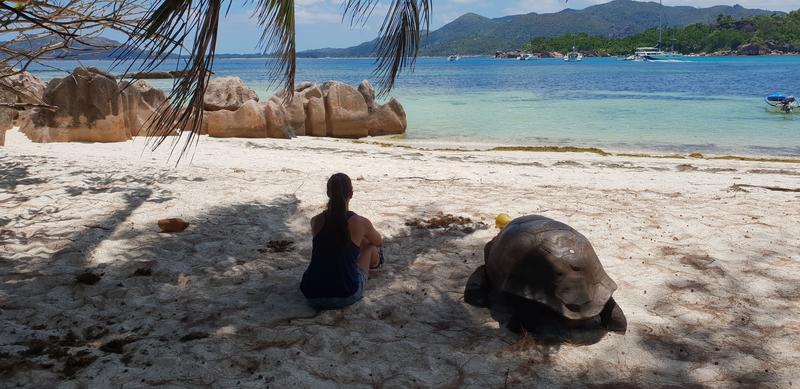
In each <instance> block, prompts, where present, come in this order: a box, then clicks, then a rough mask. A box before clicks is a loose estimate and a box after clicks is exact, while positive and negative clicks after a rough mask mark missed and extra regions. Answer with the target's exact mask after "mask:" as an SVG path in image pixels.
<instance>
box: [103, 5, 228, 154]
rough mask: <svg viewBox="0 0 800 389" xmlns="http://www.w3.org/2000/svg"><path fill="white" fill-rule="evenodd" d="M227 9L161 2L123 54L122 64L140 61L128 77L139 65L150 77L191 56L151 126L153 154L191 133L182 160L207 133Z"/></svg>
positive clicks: (185, 60) (185, 61) (150, 123)
mask: <svg viewBox="0 0 800 389" xmlns="http://www.w3.org/2000/svg"><path fill="white" fill-rule="evenodd" d="M221 8H222V0H199V1H197V0H195V1H191V0H165V1H163V2H161V3H158V2H156V3H154V4H153V6H152V8H151V9H150V10H149V12H148V15H149V17H148V18H146V19H143V20H142V21H141V23H140V24H139V25H138V26H137V27H136V28H135V29H134V31H133V33H132V34H131V38H130V39H129V41H128V43H127V44H126V45H125V46H123V47H124V49H122V51H121V52H120V53H119V54H118V58H120V59H119V60H118V61H123V60H127V59H131V57H133V59H134V61H132V62H131V64H130V65H129V66H128V68H127V69H126V72H125V73H126V74H127V73H128V72H130V71H131V70H132V68H133V67H134V66H135V65H136V64H139V66H138V69H139V70H140V71H144V72H149V71H153V70H155V69H156V68H157V67H158V66H160V65H161V64H163V63H164V61H165V60H166V59H168V58H169V57H170V56H172V55H175V54H184V55H186V57H182V58H181V59H180V60H179V64H180V62H181V61H184V62H183V69H182V72H183V73H182V77H179V78H177V79H176V80H175V82H174V83H173V86H172V91H171V92H170V95H169V97H168V98H167V101H166V102H165V103H164V104H163V105H162V106H161V107H159V109H158V110H157V112H158V114H156V115H153V116H151V117H150V119H148V122H147V123H146V124H145V127H146V131H147V135H148V136H150V137H151V139H153V140H152V143H151V145H152V148H153V149H155V148H157V147H158V146H160V145H161V144H162V143H163V142H164V141H165V140H167V139H168V138H170V137H171V135H173V133H174V132H175V131H178V132H179V134H181V135H182V134H183V133H184V132H187V133H188V136H187V137H186V141H185V143H184V145H183V148H182V150H181V152H180V154H179V157H178V159H179V160H180V157H181V156H183V155H185V154H186V151H187V150H188V148H189V145H191V143H192V141H193V140H196V139H197V138H196V135H197V134H199V133H200V131H201V129H202V125H203V96H204V95H205V92H206V87H207V85H208V81H209V79H210V77H211V68H212V66H213V64H214V54H215V52H216V46H217V30H218V28H219V18H220V12H221ZM187 38H191V45H189V48H188V49H185V48H184V45H183V42H184V41H185V40H186V39H187ZM143 53H146V54H143ZM118 63H121V62H118ZM179 66H180V65H179ZM178 138H180V137H178ZM178 138H175V139H176V141H177V139H178ZM175 145H176V144H173V147H174V146H175Z"/></svg>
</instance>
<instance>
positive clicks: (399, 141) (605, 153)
mask: <svg viewBox="0 0 800 389" xmlns="http://www.w3.org/2000/svg"><path fill="white" fill-rule="evenodd" d="M10 133H16V134H18V135H19V137H21V138H25V140H26V141H28V139H27V138H26V137H25V135H24V134H22V133H21V132H20V131H19V128H18V127H12V128H11V129H9V130H7V131H6V138H8V135H9V134H10ZM21 138H17V139H21ZM137 139H141V140H143V141H144V142H148V139H149V138H147V137H143V136H140V137H134V139H133V140H130V141H127V142H116V143H135V142H137ZM197 139H198V140H199V141H200V142H202V141H203V140H205V139H232V140H250V139H259V138H213V137H209V136H208V135H199V136H198V138H197ZM296 139H300V140H302V139H321V140H330V141H345V142H352V143H354V144H370V145H377V146H380V147H393V148H398V149H410V150H419V151H452V152H464V153H470V152H521V153H589V154H596V155H598V156H602V157H629V158H654V159H684V160H709V161H713V160H729V161H743V162H775V163H789V164H794V163H800V155H770V154H731V153H719V154H716V153H700V152H664V153H658V152H652V151H651V150H648V149H640V150H639V151H637V150H635V149H633V150H631V149H626V150H617V149H606V148H601V147H593V146H570V145H524V146H515V145H510V144H503V143H502V142H497V143H486V142H457V141H450V142H449V141H447V140H437V141H429V140H426V141H416V140H411V141H408V140H404V139H403V138H402V136H398V135H385V136H374V137H366V138H359V139H346V138H330V137H311V136H298V137H297V138H296ZM176 141H177V143H180V142H183V141H184V140H183V139H176ZM8 142H9V141H8V139H7V140H6V146H5V147H6V148H8V147H9V144H8ZM17 142H18V140H17ZM32 143H33V142H32ZM60 143H71V144H102V143H86V142H53V143H50V144H60ZM112 143H113V142H112ZM34 144H41V145H45V144H48V143H34ZM11 147H13V146H11ZM144 151H145V150H143V152H144Z"/></svg>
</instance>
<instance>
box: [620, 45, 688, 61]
mask: <svg viewBox="0 0 800 389" xmlns="http://www.w3.org/2000/svg"><path fill="white" fill-rule="evenodd" d="M682 57H683V54H681V53H678V52H677V51H664V50H661V49H659V48H657V47H637V48H636V51H635V52H634V53H633V55H632V56H630V57H628V59H630V60H631V61H676V60H679V59H681V58H682Z"/></svg>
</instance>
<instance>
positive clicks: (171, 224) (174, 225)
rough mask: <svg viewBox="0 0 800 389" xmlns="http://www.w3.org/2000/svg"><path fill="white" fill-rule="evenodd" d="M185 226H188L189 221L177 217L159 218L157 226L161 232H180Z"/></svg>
mask: <svg viewBox="0 0 800 389" xmlns="http://www.w3.org/2000/svg"><path fill="white" fill-rule="evenodd" d="M187 227H189V222H187V221H185V220H183V219H179V218H171V219H161V220H159V221H158V228H160V229H161V232H166V233H171V232H181V231H183V230H185V229H186V228H187Z"/></svg>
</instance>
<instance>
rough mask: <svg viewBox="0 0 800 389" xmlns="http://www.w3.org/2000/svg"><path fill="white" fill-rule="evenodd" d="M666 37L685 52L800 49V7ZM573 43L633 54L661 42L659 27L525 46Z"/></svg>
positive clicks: (677, 30) (537, 48) (667, 32)
mask: <svg viewBox="0 0 800 389" xmlns="http://www.w3.org/2000/svg"><path fill="white" fill-rule="evenodd" d="M663 36H664V42H665V46H667V47H669V46H673V45H674V48H675V50H677V51H680V52H682V53H684V54H688V53H713V52H719V51H736V50H738V49H739V48H740V47H742V46H743V45H747V44H753V45H756V48H759V47H760V48H763V49H764V50H769V51H780V52H800V10H798V11H794V12H791V13H789V14H784V15H771V16H755V17H750V18H745V19H740V20H736V19H734V18H732V17H730V16H721V17H718V18H717V20H716V21H715V22H714V23H713V24H710V25H709V24H693V25H690V26H687V27H672V28H667V29H664V32H663ZM573 42H574V44H575V46H576V48H577V49H578V50H581V51H588V52H592V51H593V52H598V53H604V54H609V55H629V54H631V53H633V50H634V49H635V48H636V47H643V46H655V45H656V43H657V42H658V30H657V29H649V30H647V31H645V32H642V33H639V34H635V35H632V36H628V37H625V38H617V39H614V38H608V37H605V36H591V35H588V34H566V35H562V36H560V37H554V38H553V37H551V38H545V37H542V38H534V39H532V40H531V41H530V42H529V43H528V44H526V45H525V46H524V49H525V50H527V51H532V52H543V51H548V52H551V51H558V52H562V53H563V52H567V51H569V50H571V49H572V45H573Z"/></svg>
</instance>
